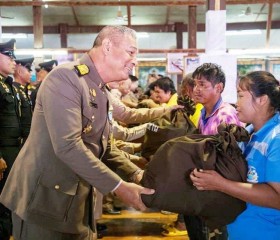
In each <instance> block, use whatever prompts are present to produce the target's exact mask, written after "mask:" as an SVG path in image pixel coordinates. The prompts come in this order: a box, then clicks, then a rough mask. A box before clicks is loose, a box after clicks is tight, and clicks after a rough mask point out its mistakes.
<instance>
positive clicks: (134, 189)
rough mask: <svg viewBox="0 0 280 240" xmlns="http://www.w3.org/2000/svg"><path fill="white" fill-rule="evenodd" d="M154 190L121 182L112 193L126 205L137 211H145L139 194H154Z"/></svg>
mask: <svg viewBox="0 0 280 240" xmlns="http://www.w3.org/2000/svg"><path fill="white" fill-rule="evenodd" d="M154 192H155V190H153V189H149V188H144V187H141V186H139V185H136V184H134V183H128V182H122V183H121V184H120V186H119V187H118V188H117V189H116V190H115V191H114V193H115V194H116V195H117V196H118V197H119V198H120V199H121V200H122V201H123V202H124V203H126V204H127V205H129V206H131V207H134V208H135V209H137V210H141V211H144V210H146V208H147V207H146V206H145V204H144V203H143V202H142V199H141V194H148V195H150V194H154Z"/></svg>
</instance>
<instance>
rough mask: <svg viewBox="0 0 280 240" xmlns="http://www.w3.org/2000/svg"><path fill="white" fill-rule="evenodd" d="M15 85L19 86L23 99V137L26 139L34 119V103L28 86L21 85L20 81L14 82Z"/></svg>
mask: <svg viewBox="0 0 280 240" xmlns="http://www.w3.org/2000/svg"><path fill="white" fill-rule="evenodd" d="M13 85H14V86H15V87H16V88H17V91H18V94H19V97H20V101H21V116H20V123H21V132H22V134H21V135H22V137H23V138H24V139H26V138H27V137H28V135H29V132H30V126H31V120H32V112H33V111H32V103H31V100H30V97H29V95H28V90H27V87H26V86H24V85H21V84H20V83H18V82H13Z"/></svg>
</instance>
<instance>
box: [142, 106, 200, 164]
mask: <svg viewBox="0 0 280 240" xmlns="http://www.w3.org/2000/svg"><path fill="white" fill-rule="evenodd" d="M197 131H198V130H197V128H196V127H195V126H194V124H193V123H192V122H191V120H190V119H189V117H188V114H187V112H186V111H184V110H182V109H178V110H176V111H173V112H172V113H171V114H170V115H169V116H167V115H166V116H165V117H164V118H161V119H159V120H157V121H154V122H153V123H150V124H149V125H148V126H147V130H146V134H145V136H144V141H143V144H142V152H141V155H142V156H143V157H145V158H147V159H149V158H151V156H152V155H154V153H155V152H156V150H157V149H158V148H159V147H160V146H161V145H162V144H163V143H165V142H166V141H168V140H170V139H172V138H176V137H180V136H185V135H187V134H190V133H195V132H197Z"/></svg>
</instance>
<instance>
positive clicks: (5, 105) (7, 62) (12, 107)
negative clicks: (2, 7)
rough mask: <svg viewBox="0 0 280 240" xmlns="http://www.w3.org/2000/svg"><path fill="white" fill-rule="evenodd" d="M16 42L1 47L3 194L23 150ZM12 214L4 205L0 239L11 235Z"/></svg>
mask: <svg viewBox="0 0 280 240" xmlns="http://www.w3.org/2000/svg"><path fill="white" fill-rule="evenodd" d="M14 46H15V40H14V39H11V40H10V41H8V42H5V43H0V158H1V159H2V161H3V160H5V162H6V164H7V169H6V171H5V172H4V175H3V179H2V180H1V181H0V191H1V192H2V189H3V187H4V184H5V182H6V179H7V176H8V174H9V172H10V169H11V167H12V165H13V163H14V160H15V158H16V156H17V155H18V152H19V150H20V147H21V143H22V138H21V129H20V115H21V111H20V98H19V94H18V91H17V89H16V88H15V87H14V86H13V84H12V82H13V79H12V77H10V76H9V75H10V74H14V72H15V67H16V62H15V60H14V59H15V56H14ZM11 228H12V222H11V214H10V211H9V210H8V209H7V208H5V207H4V206H3V205H2V204H0V239H1V240H2V239H4V240H6V239H7V240H8V239H9V238H10V235H11Z"/></svg>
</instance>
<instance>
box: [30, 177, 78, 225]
mask: <svg viewBox="0 0 280 240" xmlns="http://www.w3.org/2000/svg"><path fill="white" fill-rule="evenodd" d="M78 185H79V180H78V178H75V177H73V178H63V177H61V178H59V177H54V176H53V175H52V174H42V175H41V176H40V178H39V181H38V183H37V186H36V189H35V191H34V193H33V195H32V198H31V201H30V203H29V206H28V211H29V212H31V213H34V214H39V215H42V216H45V217H49V218H53V219H56V220H59V221H63V220H65V219H66V218H67V214H68V211H69V209H70V208H71V204H72V202H73V199H74V197H75V196H76V194H77V189H78Z"/></svg>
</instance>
